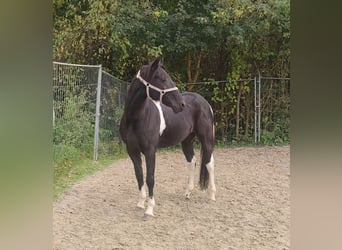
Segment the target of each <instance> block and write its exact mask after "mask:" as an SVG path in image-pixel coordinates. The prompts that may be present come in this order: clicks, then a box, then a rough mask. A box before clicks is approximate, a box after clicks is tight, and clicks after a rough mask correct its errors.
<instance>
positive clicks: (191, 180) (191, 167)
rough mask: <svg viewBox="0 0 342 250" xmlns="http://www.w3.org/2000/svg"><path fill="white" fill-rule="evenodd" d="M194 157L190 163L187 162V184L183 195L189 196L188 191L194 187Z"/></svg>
mask: <svg viewBox="0 0 342 250" xmlns="http://www.w3.org/2000/svg"><path fill="white" fill-rule="evenodd" d="M195 167H196V157H195V156H193V157H192V160H191V162H190V163H188V186H187V188H186V190H185V197H186V198H187V199H189V198H190V193H191V191H192V190H193V189H194V178H195Z"/></svg>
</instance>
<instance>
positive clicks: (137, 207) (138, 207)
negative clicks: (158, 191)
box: [135, 206, 145, 211]
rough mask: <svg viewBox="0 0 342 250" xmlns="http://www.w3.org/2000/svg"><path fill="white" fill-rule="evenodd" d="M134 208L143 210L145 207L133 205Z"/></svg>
mask: <svg viewBox="0 0 342 250" xmlns="http://www.w3.org/2000/svg"><path fill="white" fill-rule="evenodd" d="M135 210H137V211H141V210H145V207H141V206H136V207H135Z"/></svg>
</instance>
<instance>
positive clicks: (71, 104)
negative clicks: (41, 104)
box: [52, 62, 128, 160]
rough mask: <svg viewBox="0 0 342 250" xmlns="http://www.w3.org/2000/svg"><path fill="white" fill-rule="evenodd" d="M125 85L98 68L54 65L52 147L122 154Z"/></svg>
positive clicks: (89, 152) (96, 66)
mask: <svg viewBox="0 0 342 250" xmlns="http://www.w3.org/2000/svg"><path fill="white" fill-rule="evenodd" d="M127 84H128V83H127V82H124V81H121V80H119V79H117V78H115V77H114V76H112V75H110V74H108V73H107V72H105V71H103V70H102V67H101V65H79V64H67V63H60V62H53V87H52V89H53V143H54V145H55V146H56V147H68V148H69V150H80V151H82V152H83V153H84V154H85V155H88V156H90V155H93V158H94V159H95V160H97V158H98V155H99V154H101V155H111V154H115V153H118V152H121V151H122V148H121V143H120V139H119V134H118V127H119V119H120V117H121V114H122V112H123V104H124V99H125V96H126V88H127Z"/></svg>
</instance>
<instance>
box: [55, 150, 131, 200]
mask: <svg viewBox="0 0 342 250" xmlns="http://www.w3.org/2000/svg"><path fill="white" fill-rule="evenodd" d="M123 157H126V154H125V153H122V154H116V155H112V156H102V157H99V159H98V161H94V160H92V159H89V157H86V156H85V155H84V154H83V153H82V152H80V151H79V150H77V149H75V148H73V147H70V146H61V145H57V146H54V176H53V199H54V200H56V199H58V197H59V195H60V194H61V193H62V192H63V191H64V190H65V189H67V188H68V187H70V186H71V185H72V184H74V183H75V182H77V181H79V180H80V179H82V178H83V177H85V176H88V175H91V174H93V173H95V172H97V171H100V170H103V169H105V168H106V167H108V165H110V164H111V163H113V162H114V161H115V160H118V159H120V158H123Z"/></svg>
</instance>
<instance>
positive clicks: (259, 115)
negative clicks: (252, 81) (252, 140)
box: [258, 72, 261, 142]
mask: <svg viewBox="0 0 342 250" xmlns="http://www.w3.org/2000/svg"><path fill="white" fill-rule="evenodd" d="M258 85H259V93H258V99H259V100H258V142H260V136H261V75H260V72H259V76H258Z"/></svg>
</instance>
